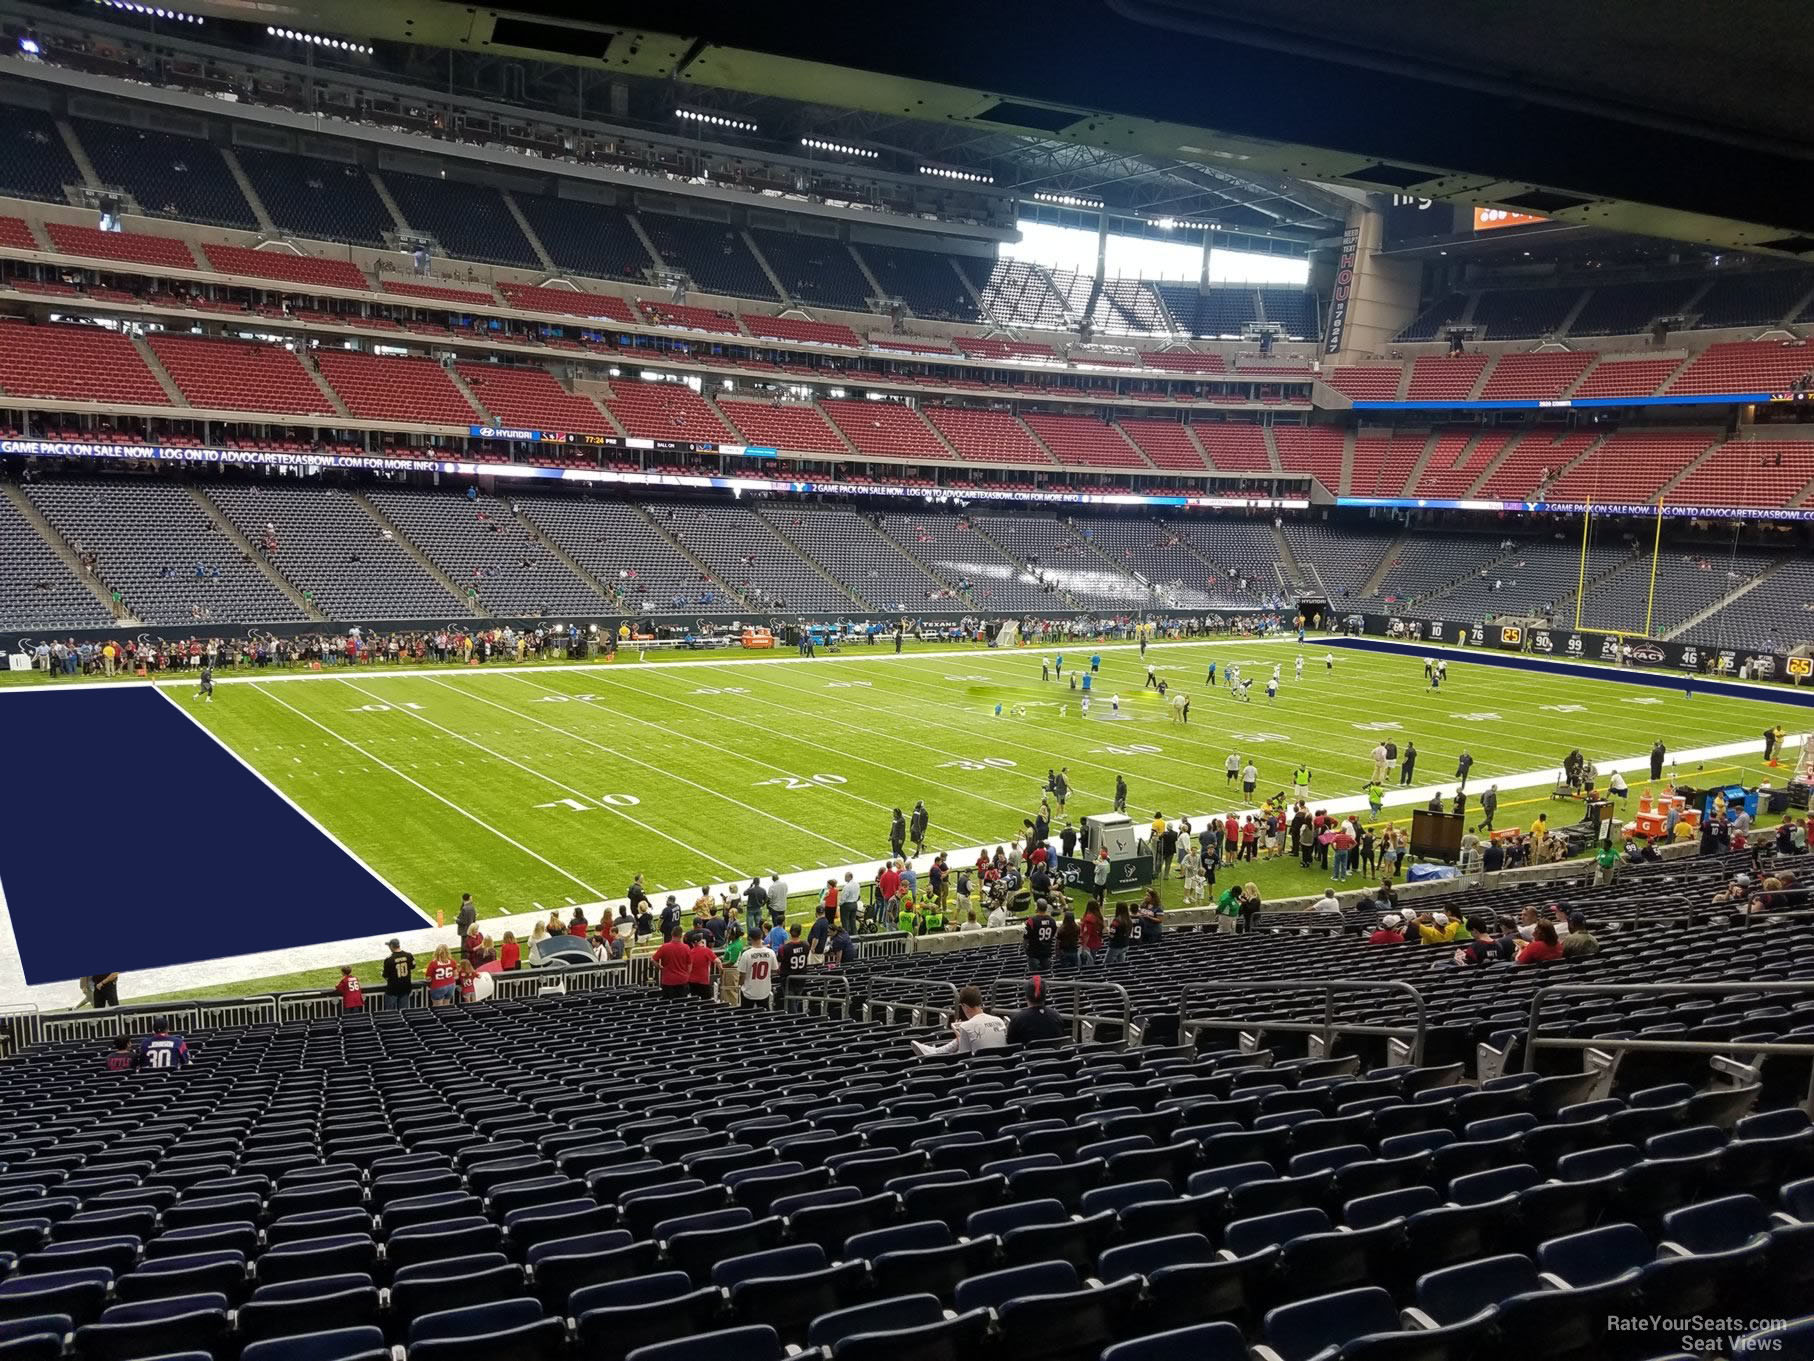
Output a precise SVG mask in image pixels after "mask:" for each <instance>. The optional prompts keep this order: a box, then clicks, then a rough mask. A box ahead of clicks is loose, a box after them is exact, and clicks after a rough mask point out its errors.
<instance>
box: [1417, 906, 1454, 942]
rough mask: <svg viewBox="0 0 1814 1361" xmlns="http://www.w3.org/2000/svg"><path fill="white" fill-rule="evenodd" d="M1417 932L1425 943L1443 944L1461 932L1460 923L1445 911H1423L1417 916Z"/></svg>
mask: <svg viewBox="0 0 1814 1361" xmlns="http://www.w3.org/2000/svg"><path fill="white" fill-rule="evenodd" d="M1417 934H1418V936H1419V938H1420V939H1421V940H1422V941H1423V943H1424V944H1425V945H1445V944H1448V943H1449V942H1451V941H1453V940H1454V939H1455V937H1456V936H1458V935H1459V934H1461V923H1460V921H1450V920H1449V914H1448V913H1446V912H1425V913H1422V914H1420V915H1419V916H1418V918H1417Z"/></svg>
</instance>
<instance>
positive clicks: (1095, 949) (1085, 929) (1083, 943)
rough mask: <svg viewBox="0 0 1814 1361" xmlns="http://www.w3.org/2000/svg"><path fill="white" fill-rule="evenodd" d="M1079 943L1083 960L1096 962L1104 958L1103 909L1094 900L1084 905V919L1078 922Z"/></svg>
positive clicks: (1080, 955)
mask: <svg viewBox="0 0 1814 1361" xmlns="http://www.w3.org/2000/svg"><path fill="white" fill-rule="evenodd" d="M1077 944H1078V949H1079V957H1080V959H1081V960H1082V962H1085V963H1091V964H1094V963H1097V962H1098V961H1100V960H1101V959H1102V948H1103V947H1102V909H1101V908H1099V907H1097V906H1096V904H1095V903H1094V902H1091V903H1088V904H1086V905H1085V906H1084V909H1083V919H1082V920H1081V921H1080V922H1078V924H1077Z"/></svg>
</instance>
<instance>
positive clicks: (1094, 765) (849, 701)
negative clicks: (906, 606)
mask: <svg viewBox="0 0 1814 1361" xmlns="http://www.w3.org/2000/svg"><path fill="white" fill-rule="evenodd" d="M752 679H756V678H752ZM759 679H761V681H762V682H763V683H764V684H765V685H774V686H777V687H778V688H780V689H782V690H785V691H788V692H789V693H791V694H796V695H800V696H803V697H804V696H810V695H812V694H813V693H814V692H813V691H811V690H808V689H804V688H803V687H801V686H798V685H789V684H787V683H786V682H785V681H778V680H774V679H773V678H771V677H768V676H763V677H760V678H759ZM895 683H896V682H894V681H890V684H895ZM907 683H908V684H917V685H920V686H921V687H922V688H926V687H925V683H924V682H912V681H909V682H907ZM1062 693H1063V694H1066V695H1068V694H1070V691H1068V690H1067V691H1063V692H1062ZM1081 697H1082V692H1081V691H1079V692H1078V693H1077V696H1076V697H1075V698H1073V699H1071V700H1069V701H1065V700H1054V701H1052V702H1053V703H1055V704H1056V703H1066V702H1069V703H1077V702H1078V700H1080V699H1081ZM942 698H944V699H945V700H946V701H947V703H951V702H953V697H952V696H951V695H950V694H944V695H943V696H942ZM1094 698H1095V700H1096V702H1097V703H1098V704H1099V705H1106V703H1107V697H1106V696H1100V695H1099V696H1095V697H1094ZM767 702H768V703H771V704H775V705H776V706H777V707H779V708H782V709H785V710H786V711H787V712H789V713H794V714H800V715H801V716H802V717H807V718H811V719H812V720H813V721H814V722H818V723H837V724H838V725H839V726H840V727H846V728H850V729H852V730H854V731H856V732H861V733H864V734H866V735H869V736H876V737H880V738H881V739H882V740H884V741H888V742H899V743H902V744H904V745H907V746H912V747H918V748H919V749H920V750H922V751H929V752H932V753H934V754H935V755H939V756H954V757H964V756H965V755H966V753H964V752H955V751H948V750H946V749H945V748H943V747H934V746H929V745H927V744H926V743H924V742H915V741H913V740H912V739H911V738H906V737H902V736H900V735H899V734H898V733H894V732H883V733H877V732H876V731H875V730H874V729H872V728H865V727H863V726H862V725H861V724H855V723H842V722H840V720H838V719H835V718H828V717H826V716H825V715H823V714H808V713H806V712H805V711H804V710H801V709H797V708H795V707H794V706H793V705H791V704H781V703H780V701H778V700H769V701H767ZM839 702H840V703H841V704H846V705H849V706H850V707H851V708H854V709H862V710H864V711H866V712H868V713H877V714H883V715H885V716H887V717H890V718H896V719H898V717H899V716H898V715H896V714H893V713H892V712H891V711H890V710H887V709H884V708H882V707H880V706H878V705H874V704H864V703H863V702H862V701H861V700H859V699H857V698H855V697H854V696H852V695H848V694H846V695H841V696H839ZM913 721H914V724H915V725H916V726H917V727H920V728H943V729H944V730H946V731H947V732H953V733H957V734H958V735H960V736H962V737H963V738H965V739H966V740H968V741H970V742H979V743H983V744H991V743H999V741H1000V740H1001V736H1002V731H1001V728H1000V727H999V726H997V727H995V728H994V730H993V731H991V729H990V727H989V726H987V725H989V724H995V723H998V722H999V723H1000V724H1010V725H1014V727H1016V728H1018V727H1019V725H1022V724H1024V723H1027V722H1029V721H1030V720H1026V719H1018V718H1010V717H1008V716H1007V715H1006V714H1004V715H1003V716H1002V718H1001V719H1000V720H995V719H993V718H985V719H984V720H983V724H984V725H985V726H982V727H972V726H970V725H967V724H963V725H960V724H957V723H952V722H949V721H946V720H943V719H937V718H930V717H927V716H926V715H924V714H916V715H915V716H914V720H913ZM1078 721H1079V722H1082V721H1083V719H1082V717H1081V710H1080V711H1079V720H1078ZM1011 731H1012V729H1011ZM1066 731H1067V732H1068V731H1069V730H1068V729H1067V730H1066ZM1042 735H1043V731H1042ZM1015 736H1016V738H1017V739H1018V740H1019V741H1022V742H1025V743H1026V744H1027V745H1037V739H1028V738H1026V737H1024V735H1023V734H1020V733H1018V732H1017V733H1015ZM1104 740H1105V741H1106V740H1107V739H1106V738H1105V739H1104ZM1142 754H1143V755H1145V753H1142ZM969 759H971V760H975V759H977V758H976V757H974V756H971V757H969ZM1151 759H1158V760H1161V761H1168V760H1169V761H1180V760H1181V758H1179V757H1168V756H1164V755H1162V754H1157V753H1155V754H1154V756H1153V757H1152V758H1151ZM1070 762H1071V764H1072V765H1077V766H1087V767H1089V768H1091V769H1093V770H1101V771H1112V772H1115V773H1117V774H1119V773H1122V772H1121V771H1119V770H1117V768H1116V767H1114V766H1111V765H1107V764H1105V763H1104V762H1101V761H1091V760H1088V759H1087V758H1085V757H1081V756H1072V757H1071V758H1070ZM1189 764H1192V765H1193V766H1194V765H1195V764H1196V763H1189ZM1002 773H1003V774H1009V773H1021V774H1024V776H1025V778H1027V779H1030V780H1033V781H1034V782H1035V783H1039V784H1041V785H1043V783H1044V781H1043V780H1041V779H1040V777H1039V776H1038V775H1036V774H1031V773H1026V772H1018V771H1016V772H1008V771H1003V772H1002ZM1153 783H1154V784H1158V785H1163V786H1164V787H1165V788H1167V789H1176V790H1180V791H1182V792H1183V793H1186V794H1189V795H1191V796H1192V797H1193V798H1197V797H1201V796H1202V793H1203V791H1202V790H1200V789H1198V788H1197V787H1196V786H1194V785H1182V784H1173V783H1172V782H1171V781H1169V780H1157V779H1155V780H1154V781H1153ZM1073 789H1074V791H1075V792H1076V793H1079V794H1084V795H1089V796H1092V797H1098V798H1109V797H1111V795H1109V794H1107V793H1104V792H1102V791H1097V790H1088V789H1085V788H1083V787H1082V786H1081V785H1073Z"/></svg>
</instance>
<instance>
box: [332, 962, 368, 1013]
mask: <svg viewBox="0 0 1814 1361" xmlns="http://www.w3.org/2000/svg"><path fill="white" fill-rule="evenodd" d="M334 991H335V992H337V993H339V994H340V1006H341V1009H342V1010H344V1011H359V1010H361V1009H363V1008H364V1006H365V990H364V989H363V988H361V987H360V986H359V980H358V979H357V978H354V977H353V966H352V965H351V964H342V965H341V966H340V981H339V982H338V983H336V984H334Z"/></svg>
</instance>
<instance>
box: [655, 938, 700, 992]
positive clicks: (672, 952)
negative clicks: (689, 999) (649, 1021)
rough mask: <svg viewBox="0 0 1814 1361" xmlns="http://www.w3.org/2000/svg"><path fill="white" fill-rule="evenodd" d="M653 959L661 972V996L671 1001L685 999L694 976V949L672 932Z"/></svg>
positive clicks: (656, 951) (657, 949)
mask: <svg viewBox="0 0 1814 1361" xmlns="http://www.w3.org/2000/svg"><path fill="white" fill-rule="evenodd" d="M653 958H654V960H655V967H656V968H657V969H658V970H659V971H660V973H659V978H660V982H661V995H662V996H663V997H666V998H668V999H669V1000H670V1001H672V1000H676V999H678V998H682V997H685V996H686V995H687V990H688V983H689V980H690V979H691V978H692V976H693V951H692V947H691V946H689V945H688V944H687V943H686V942H685V941H683V940H682V939H681V938H680V936H679V935H678V933H676V932H674V931H672V930H670V931H668V932H667V933H666V936H665V938H664V939H663V941H662V943H661V944H660V945H659V946H657V947H656V950H655V954H654V956H653Z"/></svg>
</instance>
